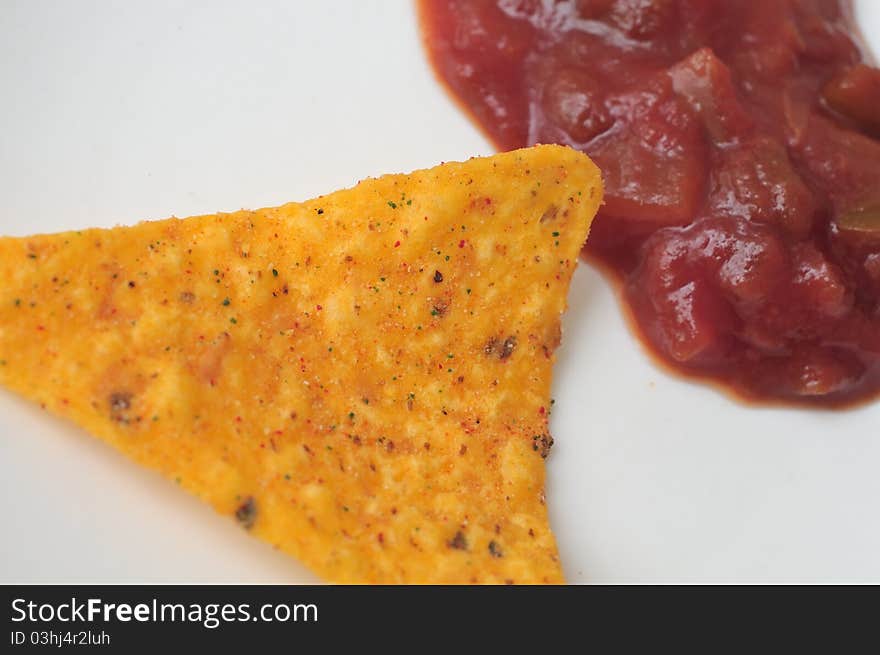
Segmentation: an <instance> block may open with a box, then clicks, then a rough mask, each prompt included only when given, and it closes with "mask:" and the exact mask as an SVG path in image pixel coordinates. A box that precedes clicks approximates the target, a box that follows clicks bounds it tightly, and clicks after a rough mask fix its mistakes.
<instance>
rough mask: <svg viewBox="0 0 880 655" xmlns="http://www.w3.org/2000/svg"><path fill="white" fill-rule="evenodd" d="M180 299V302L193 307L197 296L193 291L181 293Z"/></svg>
mask: <svg viewBox="0 0 880 655" xmlns="http://www.w3.org/2000/svg"><path fill="white" fill-rule="evenodd" d="M178 298H179V299H180V302H182V303H186V304H187V305H191V304H193V303H194V302H195V301H196V294H194V293H193V292H192V291H181V292H180V296H178Z"/></svg>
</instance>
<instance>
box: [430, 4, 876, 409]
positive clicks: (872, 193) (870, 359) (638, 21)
mask: <svg viewBox="0 0 880 655" xmlns="http://www.w3.org/2000/svg"><path fill="white" fill-rule="evenodd" d="M420 10H421V20H422V25H423V29H424V34H425V41H426V44H427V48H428V51H429V54H430V56H431V59H432V61H433V64H434V66H435V68H436V70H437V72H438V74H439V76H440V78H441V79H442V80H443V81H444V82H445V83H446V84H447V85H448V87H449V89H450V90H451V91H452V92H453V93H454V94H455V96H456V97H457V98H458V99H459V100H460V101H461V102H462V103H463V105H464V106H465V108H467V109H468V110H469V111H470V113H471V114H472V116H473V118H474V119H475V120H476V121H477V122H478V123H479V124H480V125H481V126H482V128H483V129H484V130H485V131H486V132H487V133H488V135H489V136H490V137H491V138H492V139H493V141H494V142H495V143H496V144H497V146H498V147H499V148H501V149H505V150H506V149H512V148H516V147H520V146H523V145H528V144H533V143H550V142H554V143H562V144H567V145H570V146H572V147H575V148H577V149H580V150H583V151H585V152H587V153H588V154H589V155H590V156H591V157H592V158H593V159H594V160H595V161H596V163H597V164H598V165H599V166H600V168H601V169H602V170H603V174H604V178H605V185H606V191H605V198H606V202H605V205H604V207H603V208H602V210H601V212H600V216H599V218H598V219H597V220H596V222H595V223H594V227H593V231H592V234H591V236H590V240H589V242H588V246H587V250H588V254H589V255H592V256H594V257H596V258H597V259H598V260H599V261H600V262H601V263H602V264H603V265H604V267H605V268H607V269H610V270H611V271H613V272H614V273H615V274H616V275H617V276H618V278H619V279H620V280H621V281H622V288H623V293H624V298H625V300H626V302H627V304H628V306H629V307H630V309H631V310H632V316H633V318H634V320H635V324H636V325H637V328H638V331H639V332H640V334H641V336H642V337H643V338H644V340H645V341H646V343H647V344H649V345H650V346H651V348H652V350H653V351H654V352H656V353H657V355H659V356H660V357H661V359H662V360H664V361H665V362H666V363H668V364H669V365H671V366H673V367H674V368H675V369H677V370H679V371H681V372H684V373H687V374H690V375H694V376H697V377H702V378H705V379H710V380H715V381H719V382H721V383H723V384H724V385H725V386H726V387H728V388H730V389H732V390H733V391H735V392H736V393H738V394H739V395H741V396H744V397H746V398H750V399H754V400H770V401H779V400H782V401H785V402H793V403H805V404H811V405H828V406H836V405H843V404H847V403H851V402H854V401H857V400H862V399H865V398H867V397H871V396H874V395H876V393H877V392H878V391H880V141H878V140H877V139H878V137H880V71H878V69H876V68H874V67H872V66H871V65H870V63H869V62H867V61H866V57H865V53H864V51H863V50H862V49H861V48H860V43H859V41H858V37H857V36H856V34H855V30H854V27H853V24H852V21H851V19H850V10H849V6H848V3H846V2H843V1H841V0H772V1H765V2H758V1H754V0H557V1H553V0H543V1H542V0H480V1H474V0H420Z"/></svg>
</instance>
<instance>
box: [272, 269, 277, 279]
mask: <svg viewBox="0 0 880 655" xmlns="http://www.w3.org/2000/svg"><path fill="white" fill-rule="evenodd" d="M272 277H278V271H276V270H275V269H274V268H273V269H272Z"/></svg>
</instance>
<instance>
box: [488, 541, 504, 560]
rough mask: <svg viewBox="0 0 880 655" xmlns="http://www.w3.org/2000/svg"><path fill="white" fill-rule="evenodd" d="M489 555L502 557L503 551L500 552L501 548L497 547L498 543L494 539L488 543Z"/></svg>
mask: <svg viewBox="0 0 880 655" xmlns="http://www.w3.org/2000/svg"><path fill="white" fill-rule="evenodd" d="M489 554H490V555H491V556H492V557H498V558H500V557H504V551H503V550H501V546H499V545H498V542H497V541H495V540H494V539H493V540H492V541H490V542H489Z"/></svg>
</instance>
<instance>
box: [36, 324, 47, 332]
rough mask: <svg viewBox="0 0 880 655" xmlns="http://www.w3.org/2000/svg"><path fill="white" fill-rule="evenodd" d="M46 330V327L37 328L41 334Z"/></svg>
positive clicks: (39, 326)
mask: <svg viewBox="0 0 880 655" xmlns="http://www.w3.org/2000/svg"><path fill="white" fill-rule="evenodd" d="M45 329H46V328H45V327H44V326H42V325H38V326H37V330H38V331H39V332H43V331H45Z"/></svg>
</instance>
